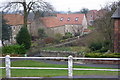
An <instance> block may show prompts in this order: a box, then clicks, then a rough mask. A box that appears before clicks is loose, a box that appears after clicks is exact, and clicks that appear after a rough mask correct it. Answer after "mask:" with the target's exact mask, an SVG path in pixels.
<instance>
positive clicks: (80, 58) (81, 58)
mask: <svg viewBox="0 0 120 80" xmlns="http://www.w3.org/2000/svg"><path fill="white" fill-rule="evenodd" d="M4 58H5V57H0V59H4ZM10 58H11V59H68V57H10ZM73 59H79V60H120V58H83V57H73Z"/></svg>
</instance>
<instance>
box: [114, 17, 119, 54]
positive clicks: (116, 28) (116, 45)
mask: <svg viewBox="0 0 120 80" xmlns="http://www.w3.org/2000/svg"><path fill="white" fill-rule="evenodd" d="M114 52H116V53H120V19H115V24H114Z"/></svg>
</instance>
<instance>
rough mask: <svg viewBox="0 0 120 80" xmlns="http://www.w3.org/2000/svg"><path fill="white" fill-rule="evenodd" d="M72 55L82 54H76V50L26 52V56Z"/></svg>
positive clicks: (78, 55)
mask: <svg viewBox="0 0 120 80" xmlns="http://www.w3.org/2000/svg"><path fill="white" fill-rule="evenodd" d="M69 55H72V56H73V57H75V56H77V57H82V55H80V54H77V52H70V51H45V50H43V51H39V52H36V53H32V54H30V53H29V54H28V56H43V57H68V56H69Z"/></svg>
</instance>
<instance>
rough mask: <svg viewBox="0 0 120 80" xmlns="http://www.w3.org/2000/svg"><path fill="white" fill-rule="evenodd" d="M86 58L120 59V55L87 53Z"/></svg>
mask: <svg viewBox="0 0 120 80" xmlns="http://www.w3.org/2000/svg"><path fill="white" fill-rule="evenodd" d="M85 57H92V58H120V53H110V54H105V53H104V54H103V53H87V54H85Z"/></svg>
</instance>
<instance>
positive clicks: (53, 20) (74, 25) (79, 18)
mask: <svg viewBox="0 0 120 80" xmlns="http://www.w3.org/2000/svg"><path fill="white" fill-rule="evenodd" d="M33 24H34V25H32V27H34V28H35V27H37V29H36V30H38V28H44V29H45V31H46V33H47V34H48V35H49V36H51V35H52V36H54V35H55V34H57V33H60V34H62V35H63V36H64V35H65V33H66V32H70V33H72V34H73V35H74V34H75V33H77V32H78V31H83V30H84V29H87V20H86V17H85V14H56V16H54V17H53V16H52V17H41V18H40V19H39V22H36V21H35V23H33ZM32 32H34V33H35V32H36V31H35V30H33V31H32ZM36 34H37V33H36Z"/></svg>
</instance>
